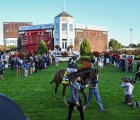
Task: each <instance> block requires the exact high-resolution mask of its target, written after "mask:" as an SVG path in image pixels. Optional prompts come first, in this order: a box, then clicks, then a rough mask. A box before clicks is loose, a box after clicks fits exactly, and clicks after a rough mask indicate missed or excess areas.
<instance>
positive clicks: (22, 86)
mask: <svg viewBox="0 0 140 120" xmlns="http://www.w3.org/2000/svg"><path fill="white" fill-rule="evenodd" d="M66 67H67V63H60V64H59V68H55V65H52V66H49V68H48V69H45V70H42V71H38V73H36V74H33V75H31V76H28V77H24V76H21V77H16V71H15V70H13V71H11V70H10V69H8V70H7V71H5V73H4V79H3V80H1V81H0V86H1V87H0V93H2V94H5V95H6V96H9V97H10V98H12V99H13V100H14V101H15V102H16V103H17V104H18V105H19V106H20V107H21V109H22V110H23V112H24V114H25V115H26V116H29V118H30V119H31V120H66V118H67V114H68V106H66V105H65V104H64V102H63V99H62V93H61V91H62V85H60V86H59V89H58V94H57V96H56V97H57V99H56V100H54V98H53V93H54V87H55V84H51V85H50V84H49V82H50V81H51V80H52V79H53V77H54V74H55V72H56V71H57V70H58V69H62V68H64V69H66ZM95 67H96V68H97V66H95ZM123 76H131V77H134V76H135V74H134V73H132V72H130V73H124V72H122V71H119V70H118V69H117V68H116V67H114V66H109V65H108V64H106V65H105V66H104V69H102V70H101V71H100V75H99V84H98V86H99V91H100V96H101V100H102V103H103V106H104V108H105V110H106V111H107V113H101V112H99V110H98V106H97V104H96V101H95V99H94V98H93V99H92V101H91V102H90V103H89V108H88V110H86V111H84V113H85V120H140V108H138V107H136V108H135V109H134V108H131V107H129V106H127V105H125V104H124V90H123V88H121V86H120V84H121V79H122V77H123ZM134 87H135V88H134V90H133V95H134V98H133V101H140V95H139V92H140V81H137V84H134ZM85 92H86V94H87V96H88V88H86V89H85ZM68 97H69V88H68V89H67V90H66V98H67V99H68ZM82 100H83V97H82ZM72 120H80V117H79V112H77V111H74V112H73V115H72Z"/></svg>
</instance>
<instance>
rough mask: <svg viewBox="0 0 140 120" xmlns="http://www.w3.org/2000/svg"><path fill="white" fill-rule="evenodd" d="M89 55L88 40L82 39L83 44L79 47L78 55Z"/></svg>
mask: <svg viewBox="0 0 140 120" xmlns="http://www.w3.org/2000/svg"><path fill="white" fill-rule="evenodd" d="M90 54H91V47H90V44H89V42H88V40H86V38H84V40H83V42H82V43H81V45H80V55H82V56H84V55H90Z"/></svg>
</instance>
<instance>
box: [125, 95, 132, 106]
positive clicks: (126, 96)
mask: <svg viewBox="0 0 140 120" xmlns="http://www.w3.org/2000/svg"><path fill="white" fill-rule="evenodd" d="M131 100H132V95H125V104H127V103H131Z"/></svg>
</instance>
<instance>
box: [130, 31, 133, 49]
mask: <svg viewBox="0 0 140 120" xmlns="http://www.w3.org/2000/svg"><path fill="white" fill-rule="evenodd" d="M129 30H130V48H131V39H132V31H133V29H132V28H130V29H129Z"/></svg>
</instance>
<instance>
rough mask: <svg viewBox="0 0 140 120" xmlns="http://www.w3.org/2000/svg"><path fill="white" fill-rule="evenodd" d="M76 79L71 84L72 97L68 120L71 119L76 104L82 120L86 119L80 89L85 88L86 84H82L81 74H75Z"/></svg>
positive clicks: (70, 98) (69, 100)
mask: <svg viewBox="0 0 140 120" xmlns="http://www.w3.org/2000/svg"><path fill="white" fill-rule="evenodd" d="M74 80H75V81H74V82H73V83H72V85H71V86H70V97H69V99H68V102H69V113H68V120H71V116H72V112H73V110H74V107H75V105H76V106H77V107H78V110H79V112H80V118H81V120H84V112H83V108H82V101H81V98H80V89H81V88H84V86H82V85H81V84H80V82H81V77H80V76H78V75H77V76H75V77H74Z"/></svg>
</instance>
